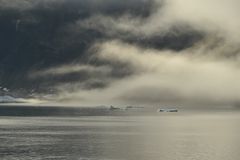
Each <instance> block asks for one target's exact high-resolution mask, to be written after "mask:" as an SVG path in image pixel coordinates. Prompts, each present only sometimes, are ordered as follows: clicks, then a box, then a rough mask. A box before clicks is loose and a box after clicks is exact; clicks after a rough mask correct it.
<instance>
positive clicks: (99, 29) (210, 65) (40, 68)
mask: <svg viewBox="0 0 240 160" xmlns="http://www.w3.org/2000/svg"><path fill="white" fill-rule="evenodd" d="M18 3H20V4H18ZM238 6H239V2H238V1H237V0H230V1H229V0H222V1H217V0H203V1H199V2H195V1H191V0H141V1H136V0H130V1H126V2H125V1H124V2H122V1H121V2H120V1H116V0H101V1H95V0H90V1H88V2H83V1H82V0H70V1H65V0H62V1H54V0H51V1H43V0H38V1H31V0H29V1H27V0H25V1H21V2H17V1H11V2H9V1H1V2H0V8H1V9H2V10H4V11H5V13H6V14H5V15H4V16H1V17H0V18H1V19H0V20H1V23H2V24H5V28H4V27H2V28H0V29H1V30H5V31H6V36H8V37H9V38H8V39H9V40H1V43H7V45H5V47H4V48H1V51H4V52H5V53H4V54H2V55H1V65H2V66H3V67H2V68H3V69H2V70H1V72H0V73H1V74H0V75H1V83H2V86H12V87H13V88H12V89H13V90H14V91H15V92H19V93H23V90H24V91H25V92H27V91H28V90H34V96H36V97H38V98H41V97H42V95H45V94H49V93H50V92H49V91H51V94H53V96H51V97H47V98H46V96H44V98H45V99H47V100H49V101H50V102H51V101H53V102H66V104H79V105H99V104H106V105H108V104H110V103H111V104H116V105H128V104H133V105H147V106H153V105H161V104H173V105H175V104H176V105H178V104H179V105H182V106H185V105H188V106H234V105H236V104H239V103H240V97H239V95H240V88H239V85H238V84H239V80H240V76H239V75H240V74H239V72H240V66H239V60H240V56H239V55H240V54H239V51H240V48H239V38H238V37H239V36H240V31H239V26H240V21H239V20H238V15H239V14H240V13H239V12H240V11H239V10H238ZM16 13H21V14H20V15H21V16H17V15H16ZM44 15H47V18H46V16H44ZM6 17H7V18H6ZM9 19H11V20H9ZM9 26H10V30H9V29H6V28H7V27H8V28H9ZM16 26H17V27H16ZM11 27H12V28H11ZM16 28H17V29H16ZM12 41H14V44H12ZM27 42H30V43H27ZM26 44H28V45H26ZM12 45H14V47H12ZM13 59H18V60H13ZM29 60H30V61H29ZM13 64H15V65H14V66H13ZM15 66H19V67H15ZM15 73H21V74H19V75H17V76H16V74H15ZM19 77H20V81H22V82H23V83H16V79H19ZM9 80H10V81H9ZM24 82H25V83H24ZM29 84H31V85H29ZM20 88H21V89H20Z"/></svg>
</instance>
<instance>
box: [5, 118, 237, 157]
mask: <svg viewBox="0 0 240 160" xmlns="http://www.w3.org/2000/svg"><path fill="white" fill-rule="evenodd" d="M239 125H240V114H239V113H221V114H217V113H215V114H213V113H212V114H204V113H199V114H190V113H189V114H181V113H178V114H174V115H173V114H171V113H169V114H157V113H156V114H155V115H153V116H85V117H83V116H82V117H0V142H1V143H0V159H1V160H15V159H17V160H30V159H34V160H38V159H39V160H40V159H46V160H50V159H52V160H53V159H54V160H55V159H56V160H59V159H60V160H61V159H62V160H112V159H113V160H125V159H126V160H128V159H129V160H238V159H239V157H240V153H239V151H238V150H239V147H240V136H239V131H240V127H239Z"/></svg>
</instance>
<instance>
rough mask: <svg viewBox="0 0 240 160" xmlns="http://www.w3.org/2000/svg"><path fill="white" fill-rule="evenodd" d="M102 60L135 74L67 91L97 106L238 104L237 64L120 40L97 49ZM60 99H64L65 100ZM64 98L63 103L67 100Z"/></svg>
mask: <svg viewBox="0 0 240 160" xmlns="http://www.w3.org/2000/svg"><path fill="white" fill-rule="evenodd" d="M97 46H98V47H99V48H98V51H99V52H98V58H99V59H103V60H107V61H111V62H115V61H116V62H119V61H120V62H124V63H127V64H129V66H131V68H134V71H135V74H134V75H132V76H130V77H128V78H125V79H123V80H119V81H115V82H113V83H112V84H111V85H110V86H109V87H108V88H106V89H102V90H92V91H79V92H73V93H68V92H65V93H63V94H61V96H62V95H64V96H63V97H64V99H65V100H66V99H69V101H73V102H74V99H75V98H76V97H79V98H80V99H81V102H82V103H87V102H90V101H91V103H93V104H98V103H100V104H102V103H103V104H104V103H109V102H111V103H120V104H138V105H140V104H145V105H156V104H164V103H167V104H171V103H176V104H195V105H197V104H198V105H203V104H208V105H227V104H230V105H232V104H235V103H237V102H238V101H239V99H240V97H239V95H240V93H239V91H240V88H239V87H238V82H239V80H240V76H239V75H240V69H239V64H238V62H237V61H234V60H226V59H221V60H220V59H214V58H211V59H209V60H208V59H207V58H206V57H205V56H199V54H198V53H197V54H195V53H193V52H189V51H182V52H181V53H178V54H177V53H174V52H173V51H158V50H151V49H142V48H139V47H137V46H131V45H129V44H125V43H122V42H119V41H111V42H106V43H102V44H98V45H97ZM61 96H60V99H61ZM63 97H62V98H63Z"/></svg>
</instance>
